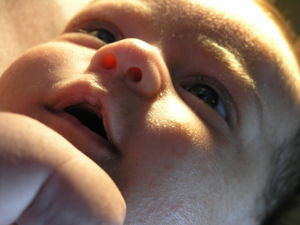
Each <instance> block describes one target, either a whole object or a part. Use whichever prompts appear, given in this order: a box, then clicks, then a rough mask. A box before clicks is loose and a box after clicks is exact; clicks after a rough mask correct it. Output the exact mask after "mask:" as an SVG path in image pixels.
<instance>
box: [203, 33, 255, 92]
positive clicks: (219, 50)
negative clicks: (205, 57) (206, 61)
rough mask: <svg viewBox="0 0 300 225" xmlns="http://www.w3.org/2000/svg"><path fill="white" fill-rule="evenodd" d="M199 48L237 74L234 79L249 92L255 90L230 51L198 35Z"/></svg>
mask: <svg viewBox="0 0 300 225" xmlns="http://www.w3.org/2000/svg"><path fill="white" fill-rule="evenodd" d="M197 41H198V43H199V45H200V46H204V47H205V49H207V50H208V51H209V52H210V53H212V54H213V55H214V56H215V57H216V58H217V59H218V60H219V61H220V62H222V63H223V64H225V66H226V67H227V68H228V69H229V70H230V71H234V72H235V73H237V75H238V76H236V77H235V79H237V80H240V81H241V82H242V83H243V84H244V85H245V86H246V88H248V89H249V90H253V91H255V90H256V84H255V81H254V79H253V78H252V77H251V76H250V75H249V74H248V73H247V71H246V69H245V68H246V65H245V63H243V61H244V60H243V59H241V58H240V57H239V56H238V55H236V54H234V53H233V52H232V51H230V49H228V48H226V47H224V46H222V45H221V44H219V43H217V42H216V41H214V40H213V39H211V38H209V37H206V36H204V35H202V34H201V35H199V36H198V39H197Z"/></svg>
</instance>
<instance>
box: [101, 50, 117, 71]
mask: <svg viewBox="0 0 300 225" xmlns="http://www.w3.org/2000/svg"><path fill="white" fill-rule="evenodd" d="M101 66H102V67H103V68H104V69H107V70H111V69H114V68H116V67H117V59H116V57H115V56H114V55H113V54H106V55H104V56H103V57H102V59H101Z"/></svg>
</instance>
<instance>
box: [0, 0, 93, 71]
mask: <svg viewBox="0 0 300 225" xmlns="http://www.w3.org/2000/svg"><path fill="white" fill-rule="evenodd" d="M88 2H89V0H76V4H72V3H74V1H72V0H48V1H38V0H27V1H22V0H10V1H6V0H0V15H1V16H0V27H1V38H0V39H1V42H0V48H1V53H0V74H2V73H3V72H4V71H5V70H6V69H7V67H8V66H9V65H10V64H11V63H12V62H13V61H14V60H15V59H16V58H17V57H19V56H20V55H22V54H23V52H24V51H25V50H27V49H28V48H31V47H32V46H35V45H38V44H41V43H44V42H47V41H50V40H51V39H53V37H56V36H57V35H59V34H60V33H61V31H62V30H63V28H64V26H65V24H66V23H67V22H68V21H69V20H70V19H71V17H72V16H74V14H75V13H77V12H78V11H79V9H82V7H83V6H84V5H86V4H87V3H88ZM53 15H55V16H53ZM33 18H38V19H33ZM49 24H51V26H49ZM45 27H46V28H47V29H45ZM36 31H42V32H36Z"/></svg>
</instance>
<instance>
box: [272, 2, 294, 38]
mask: <svg viewBox="0 0 300 225" xmlns="http://www.w3.org/2000/svg"><path fill="white" fill-rule="evenodd" d="M270 2H272V3H273V4H274V5H275V7H276V8H277V9H279V11H280V12H281V14H282V15H283V16H284V17H285V18H286V19H287V21H288V22H289V23H290V25H291V26H292V27H293V28H294V30H295V31H296V32H297V34H298V35H300V0H270Z"/></svg>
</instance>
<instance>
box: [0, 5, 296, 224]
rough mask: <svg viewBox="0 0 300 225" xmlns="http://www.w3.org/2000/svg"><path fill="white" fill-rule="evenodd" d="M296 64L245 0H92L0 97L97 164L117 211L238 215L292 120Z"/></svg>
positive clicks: (258, 188)
mask: <svg viewBox="0 0 300 225" xmlns="http://www.w3.org/2000/svg"><path fill="white" fill-rule="evenodd" d="M225 2H226V3H225ZM233 6H234V7H233ZM108 55H112V56H113V57H112V58H115V59H116V65H112V67H109V65H107V63H103V60H105V59H107V56H108ZM296 75H298V71H297V67H296V63H295V59H294V58H293V55H292V53H291V52H290V49H289V48H288V46H287V44H286V42H285V41H284V38H283V36H281V35H280V33H279V31H278V29H277V28H276V26H274V25H273V24H272V23H271V22H270V21H269V19H267V17H266V16H265V15H264V13H263V12H262V11H261V9H259V7H258V6H256V5H255V4H254V3H252V1H240V0H236V1H235V0H231V1H217V0H207V1H206V0H177V1H173V0H155V1H148V0H99V1H95V2H93V3H92V4H90V5H89V6H88V7H87V8H86V9H84V10H83V11H82V12H81V13H79V15H78V16H76V17H75V18H74V19H73V20H72V21H71V22H70V23H69V25H68V26H67V28H66V31H65V32H64V33H63V34H62V35H61V36H59V37H58V38H57V39H55V40H54V41H52V42H50V43H47V44H44V45H41V46H37V47H35V48H33V49H31V50H29V51H27V52H26V53H25V54H24V55H23V56H22V57H20V58H19V59H18V60H17V61H16V62H15V63H14V64H13V65H12V66H11V67H10V68H9V69H8V70H7V71H6V72H5V73H4V74H3V76H2V77H1V83H0V90H1V92H0V96H1V100H0V106H1V110H8V111H12V112H17V113H22V114H26V115H28V116H30V117H33V118H36V119H38V120H39V121H41V122H42V123H44V124H46V125H48V126H49V127H51V128H53V129H54V130H56V131H57V132H59V133H60V134H61V135H62V136H64V137H65V138H66V139H68V140H69V141H70V142H71V143H72V144H73V145H75V146H76V147H77V148H78V149H80V150H81V151H82V152H84V153H85V154H87V155H88V156H90V157H91V158H92V159H93V160H94V161H95V162H97V163H98V164H99V165H100V166H101V167H103V168H104V169H105V170H106V171H107V172H108V173H109V175H110V176H111V177H112V178H113V179H114V181H115V182H116V184H117V185H118V187H119V188H120V190H121V192H122V193H123V195H124V198H125V200H126V203H127V209H128V213H127V224H152V225H153V224H202V225H212V224H243V225H244V224H246V225H248V224H253V220H254V218H255V215H256V213H258V212H256V211H259V210H260V208H259V207H258V206H259V203H260V201H259V199H260V197H261V194H262V191H263V189H264V187H265V186H266V185H267V178H268V176H269V175H270V173H271V169H272V166H273V165H272V164H271V156H272V154H273V152H274V151H275V149H276V148H278V147H279V146H280V145H281V144H282V143H283V141H284V140H286V139H288V138H290V137H291V136H292V135H293V134H294V132H295V130H296V128H297V127H298V126H299V121H298V116H299V114H298V112H297V110H296V109H295V107H296V105H297V104H298V100H299V99H298V96H297V90H298V78H297V77H296ZM287 109H288V110H287ZM87 115H88V116H89V117H90V118H92V117H96V118H95V120H94V119H91V121H90V122H87V121H86V120H87V119H84V117H87ZM92 115H94V116H92ZM95 115H97V116H95ZM79 120H80V121H81V122H83V121H86V122H85V123H86V126H84V125H81V124H80V123H79ZM95 121H98V123H99V126H98V127H100V128H98V129H97V130H96V129H94V128H91V124H95V123H96V122H95ZM102 125H103V127H102ZM91 129H94V131H91ZM87 191H88V189H87Z"/></svg>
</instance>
